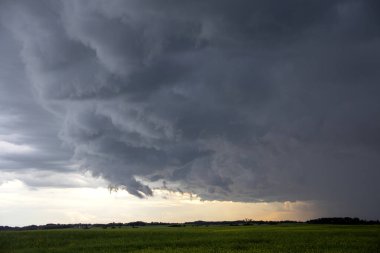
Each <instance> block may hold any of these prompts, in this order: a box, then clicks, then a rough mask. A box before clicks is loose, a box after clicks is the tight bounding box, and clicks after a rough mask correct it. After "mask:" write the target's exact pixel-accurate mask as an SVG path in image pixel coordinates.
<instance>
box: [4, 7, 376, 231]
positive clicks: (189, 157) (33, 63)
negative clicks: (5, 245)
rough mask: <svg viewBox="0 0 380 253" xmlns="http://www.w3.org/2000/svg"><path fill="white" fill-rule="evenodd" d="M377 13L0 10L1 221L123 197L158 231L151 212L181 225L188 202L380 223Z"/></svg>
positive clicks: (359, 10)
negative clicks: (51, 205)
mask: <svg viewBox="0 0 380 253" xmlns="http://www.w3.org/2000/svg"><path fill="white" fill-rule="evenodd" d="M379 13H380V2H379V1H377V0H329V1H327V0H326V1H324V0H322V1H321V0H309V1H302V0H286V1H274V0H273V1H256V0H235V1H230V0H225V1H224V0H206V1H187V0H185V1H174V0H158V1H157V0H127V1H125V0H123V1H122V0H112V1H106V0H91V1H86V0H83V1H75V0H64V1H63V0H62V1H47V0H46V1H45V0H37V1H27V0H25V1H18V0H3V1H0V189H3V191H2V192H0V195H1V196H2V197H3V200H4V199H5V198H6V199H7V201H3V202H1V200H0V204H1V205H2V207H1V208H2V209H3V210H8V211H9V210H18V212H20V213H22V212H23V211H22V210H23V208H25V206H23V205H21V204H20V201H21V199H20V198H22V199H24V200H26V199H29V201H30V203H34V205H33V206H34V208H36V210H37V209H39V210H40V211H42V212H44V211H46V208H44V207H41V206H40V205H39V204H38V203H39V202H38V201H37V202H38V203H37V202H34V200H35V199H36V196H37V195H38V196H39V198H40V199H45V200H46V201H47V202H49V201H53V200H54V199H56V198H57V196H66V197H68V196H72V197H68V199H73V202H72V203H68V202H64V204H63V203H60V204H59V206H60V208H61V209H62V210H64V209H65V207H70V208H72V209H70V210H74V209H75V206H76V205H75V204H73V203H78V199H76V200H75V196H77V195H75V192H78V191H83V190H84V189H87V190H88V191H94V192H93V193H91V194H90V195H91V197H90V195H89V196H88V201H91V200H93V195H94V194H95V192H96V191H97V190H96V189H98V190H99V189H103V190H101V192H107V190H106V187H107V185H116V186H119V187H120V188H123V189H125V190H126V191H125V192H124V193H123V194H126V195H125V196H128V197H126V199H127V200H128V201H131V202H130V203H132V202H133V205H136V206H137V207H136V208H141V210H145V212H146V213H147V216H144V217H143V218H145V219H149V217H151V220H154V219H156V220H157V219H159V218H157V216H156V214H153V213H154V210H159V209H152V208H150V209H149V208H148V209H146V207H144V205H146V204H144V203H148V202H149V201H153V202H154V201H158V200H157V199H160V201H159V202H160V203H161V204H162V205H167V206H171V210H172V211H174V210H178V212H181V211H180V210H183V209H184V207H185V206H186V205H187V204H184V203H183V202H181V203H182V204H178V196H177V195H176V194H179V195H180V196H182V197H181V198H184V199H188V197H186V196H187V195H188V194H190V193H191V194H193V195H194V196H196V198H195V199H196V200H194V201H195V202H193V204H192V208H193V209H191V210H193V213H197V212H200V210H206V209H200V208H201V207H200V205H198V204H195V203H198V202H199V203H202V205H208V207H210V206H211V205H212V203H214V204H215V203H217V205H222V206H223V205H225V207H226V208H227V206H228V205H242V206H239V207H238V206H234V208H236V210H240V212H243V213H242V214H241V215H244V216H249V211H252V213H250V214H252V215H251V216H254V215H255V214H258V213H260V212H261V211H263V210H264V209H265V208H264V209H263V206H262V204H267V205H270V206H271V208H272V209H271V210H272V211H273V212H274V213H276V215H277V214H278V212H279V209H278V206H289V205H291V204H293V206H297V207H300V206H301V207H300V208H299V209H297V211H294V212H293V216H286V215H285V216H281V215H277V216H276V215H274V216H273V217H275V218H284V217H286V218H288V217H291V218H293V219H297V217H298V219H305V218H307V217H309V218H310V217H314V216H316V217H317V216H359V217H361V218H367V219H379V218H380V216H379V214H380V194H379V192H380V183H379V179H380V71H379V69H380V15H379ZM7 189H8V190H7ZM47 189H49V191H50V192H51V191H53V192H55V194H56V196H55V195H54V194H52V195H46V194H45V195H44V191H47ZM87 190H86V191H87ZM88 191H87V193H88ZM99 191H100V190H99ZM10 192H13V193H14V194H13V195H12V194H11V195H9V194H10ZM163 192H166V194H168V196H166V195H165V194H164V195H165V196H164V195H163ZM21 193H22V194H21ZM17 194H18V195H17ZM36 194H37V195H36ZM107 194H108V195H107ZM107 194H106V195H102V194H101V193H99V199H98V201H97V202H96V203H98V204H97V205H98V206H97V207H95V206H94V209H93V210H95V211H93V213H97V215H99V214H100V213H101V208H100V207H99V206H102V204H99V203H104V206H106V205H109V203H108V202H107V201H108V200H107V197H106V196H108V197H109V198H112V194H111V195H109V193H107ZM114 194H120V193H114ZM181 194H183V195H181ZM95 196H96V194H95ZM123 196H124V195H123ZM160 196H161V197H160ZM176 196H177V197H176ZM83 198H84V199H86V198H85V197H83ZM127 200H125V199H123V200H120V201H119V202H118V201H117V200H115V202H114V204H113V205H115V209H117V208H118V207H119V208H120V207H122V206H124V205H127V204H126V203H128V201H127ZM75 201H77V202H75ZM147 201H148V202H147ZM181 201H182V200H181ZM197 201H198V202H197ZM231 201H232V202H231ZM153 202H152V203H153ZM190 202H191V201H190ZM28 203H29V202H28ZM89 203H90V202H89ZM107 203H108V204H107ZM165 203H166V204H165ZM173 203H176V204H175V205H174V207H173ZM186 203H187V202H186ZM305 205H306V206H307V208H305ZM117 206H118V207H117ZM99 208H100V209H99ZM144 208H145V209H144ZM197 208H198V209H197ZM202 208H203V207H202ZM218 208H219V207H218ZM218 208H216V209H215V210H217V209H218ZM242 209H244V211H242ZM280 209H281V208H280ZM311 209H312V210H311ZM215 210H214V211H210V210H209V212H210V214H212V215H216V216H215V217H216V219H217V218H218V216H217V214H216V213H217V212H215ZM265 210H267V209H265ZM281 210H282V209H281ZM287 210H288V211H289V210H290V209H287ZM292 210H293V209H292ZM2 212H3V213H0V214H2V215H3V217H0V222H1V223H7V222H8V223H12V224H13V223H15V222H13V220H12V219H15V217H14V216H12V213H14V212H13V211H12V212H6V211H2ZM4 212H6V213H4ZM46 212H47V211H46ZM67 212H69V211H67ZM247 212H248V213H247ZM132 213H133V212H132ZM137 213H138V212H136V215H137ZM149 213H151V216H149ZM66 214H67V213H66ZM234 214H236V212H235V213H234ZM57 215H58V214H57ZM92 215H93V216H89V217H94V218H93V220H94V221H97V220H102V218H99V217H100V216H99V217H97V216H96V214H92ZM163 215H164V214H163ZM74 216H75V215H74ZM111 216H112V215H110V216H109V217H111ZM169 216H170V215H169ZM169 216H167V217H169ZM210 216H211V215H210ZM59 217H61V216H59ZM62 217H63V216H62ZM65 217H66V216H65ZM75 217H76V218H75V219H74V220H75V221H81V218H80V217H82V216H80V215H77V216H75ZM109 217H108V218H109ZM134 217H140V216H138V215H137V216H133V215H131V216H129V218H128V219H130V220H133V219H134ZM167 217H163V218H162V219H166V220H168V219H167ZM202 217H204V216H202ZM228 217H231V219H234V218H237V217H238V216H237V215H232V214H231V215H230V216H228V215H226V216H223V217H220V218H223V219H228ZM261 217H265V216H261ZM273 217H272V218H273ZM116 218H120V219H123V217H120V216H118V217H116ZM192 218H194V219H196V218H195V216H194V215H189V214H187V215H182V216H181V217H179V218H178V219H177V218H176V219H177V220H186V219H192ZM206 218H207V217H206ZM208 218H210V217H208ZM242 218H244V217H242ZM252 218H255V217H252ZM267 218H268V217H267ZM269 218H271V217H269ZM269 218H268V219H269ZM33 219H36V218H35V217H34V218H33V217H32V216H31V217H30V218H29V219H28V218H25V221H23V223H35V222H36V221H33ZM37 220H38V219H37ZM61 220H63V221H66V220H68V219H66V218H62V219H61ZM90 220H91V219H90ZM47 221H48V220H47ZM37 222H45V220H38V221H37ZM58 222H59V219H58ZM23 223H22V224H23ZM15 224H16V223H15Z"/></svg>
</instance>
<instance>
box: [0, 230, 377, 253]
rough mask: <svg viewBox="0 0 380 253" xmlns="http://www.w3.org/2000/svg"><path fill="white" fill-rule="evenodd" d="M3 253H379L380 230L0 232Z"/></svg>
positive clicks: (0, 248) (0, 246)
mask: <svg viewBox="0 0 380 253" xmlns="http://www.w3.org/2000/svg"><path fill="white" fill-rule="evenodd" d="M0 252H1V253H47V252H49V253H76V252H80V253H90V252H91V253H97V252H102V253H106V252H107V253H114V252H115V253H116V252H118V253H119V252H202V253H203V252H206V253H207V252H263V253H264V252H289V253H290V252H292V253H295V252H329V253H338V252H339V253H343V252H344V253H356V252H357V253H359V252H360V253H376V252H380V226H378V225H366V226H348V225H340V226H338V225H310V224H303V225H299V224H297V225H256V226H254V225H253V226H209V227H191V226H187V227H149V226H147V227H139V228H131V227H122V228H113V229H112V228H108V229H102V228H92V229H62V230H41V231H1V232H0Z"/></svg>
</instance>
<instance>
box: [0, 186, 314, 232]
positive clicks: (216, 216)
mask: <svg viewBox="0 0 380 253" xmlns="http://www.w3.org/2000/svg"><path fill="white" fill-rule="evenodd" d="M0 207H1V208H0V225H3V226H4V225H8V226H24V225H30V224H37V225H39V224H46V223H61V224H63V223H109V222H131V221H137V220H142V221H146V222H150V221H162V222H185V221H195V220H210V221H212V220H214V221H216V220H239V219H244V218H250V219H255V220H285V219H289V220H307V219H310V218H314V217H315V215H316V214H315V205H314V204H313V203H311V202H270V203H265V202H264V203H242V202H230V201H202V200H200V199H199V198H197V197H192V198H191V197H190V195H189V194H180V193H172V192H168V191H163V190H155V191H154V196H153V197H149V198H146V199H139V198H137V197H135V196H132V195H130V194H128V193H127V192H126V191H123V190H121V191H118V192H112V193H110V192H109V190H108V189H107V188H106V187H99V186H98V187H76V188H65V187H62V188H53V187H42V188H41V187H39V188H33V187H30V186H27V185H25V184H24V183H23V182H22V181H20V180H17V179H14V180H9V181H6V182H3V183H2V184H0Z"/></svg>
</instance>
